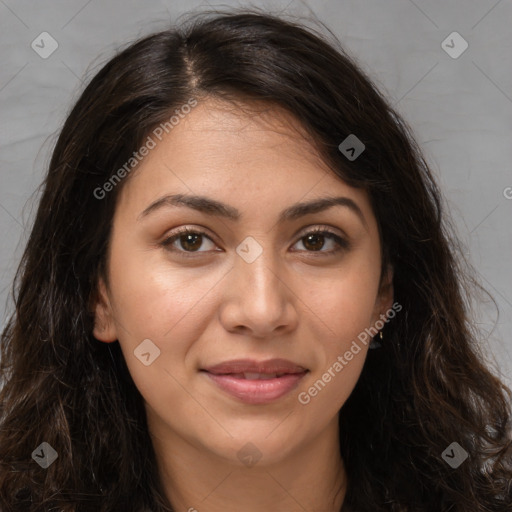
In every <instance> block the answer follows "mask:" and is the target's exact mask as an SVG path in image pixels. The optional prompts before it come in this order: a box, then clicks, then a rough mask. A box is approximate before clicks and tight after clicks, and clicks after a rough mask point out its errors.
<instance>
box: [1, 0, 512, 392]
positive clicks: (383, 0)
mask: <svg viewBox="0 0 512 512" xmlns="http://www.w3.org/2000/svg"><path fill="white" fill-rule="evenodd" d="M233 6H237V7H251V6H256V7H259V8H266V9H268V10H269V11H270V12H273V13H276V14H285V15H288V16H300V17H301V18H303V19H305V20H306V19H309V20H310V22H309V24H310V26H313V27H314V28H316V29H318V30H322V28H321V26H320V25H318V23H317V22H315V20H319V21H321V22H323V23H325V24H326V25H327V26H328V27H329V28H330V29H331V30H332V31H333V32H334V34H335V35H336V37H337V38H338V39H339V40H340V41H341V43H342V45H343V46H344V47H345V48H346V50H347V51H348V52H349V53H350V54H351V55H352V56H354V57H355V58H356V59H357V60H358V62H359V63H360V65H361V66H362V68H363V69H364V70H365V71H366V72H367V73H369V75H370V76H371V77H372V78H373V79H374V80H375V81H376V83H377V85H378V86H379V87H380V88H381V90H382V91H383V92H384V93H385V94H386V96H387V97H388V98H389V99H390V101H391V102H392V104H393V105H394V106H395V108H397V109H398V111H399V112H400V113H401V114H402V115H403V116H404V117H405V119H406V120H407V121H408V122H409V124H410V125H411V126H412V128H413V129H414V133H415V135H416V138H417V140H418V142H419V143H420V145H421V147H422V148H423V151H424V154H425V156H426V158H427V161H428V162H429V164H430V166H431V167H432V170H433V171H434V173H435V174H436V175H437V177H438V180H439V183H440V185H441V188H442V191H443V193H444V196H445V200H446V205H447V208H448V210H449V212H450V213H451V216H452V218H453V221H454V223H455V225H456V227H457V229H458V232H459V237H460V239H461V241H462V243H463V246H464V248H465V249H464V250H465V253H466V256H467V258H468V259H469V260H470V262H471V263H472V264H473V265H474V266H475V268H476V269H477V272H478V277H479V279H480V280H481V282H482V284H483V285H484V286H485V287H486V288H487V289H488V290H489V292H490V293H491V294H492V295H493V296H494V298H495V300H496V302H497V304H498V308H499V311H496V309H495V308H494V306H493V305H492V303H491V302H490V301H483V302H482V303H481V305H480V313H479V315H478V321H479V323H480V327H481V328H482V339H481V343H482V345H483V347H484V353H485V355H486V358H487V359H488V362H489V364H491V365H493V366H495V371H499V372H501V376H502V378H503V379H504V380H505V381H506V383H507V384H509V385H511V383H512V380H511V379H512V346H511V341H510V333H511V332H512V291H511V290H512V269H511V263H512V258H511V256H512V227H511V223H512V222H511V221H512V171H511V168H512V164H511V162H512V137H511V136H512V30H511V27H512V1H511V0H457V1H446V0H426V1H421V0H415V1H413V0H338V1H335V0H311V1H306V0H303V1H301V0H292V1H290V0H287V1H273V2H270V1H261V2H252V3H250V2H234V1H231V2H222V3H220V2H215V1H210V2H201V1H195V0H187V1H170V0H169V1H164V0H145V1H144V2H142V1H138V2H137V1H134V0H101V1H100V0H73V1H70V0H66V1H64V0H48V1H38V2H33V1H28V0H0V57H1V62H2V66H0V112H1V117H0V165H1V169H0V230H1V246H0V301H1V305H0V307H1V317H0V320H2V323H5V320H6V318H7V316H8V315H9V314H11V312H12V309H13V307H12V304H11V303H10V301H9V297H10V288H11V283H12V279H13V276H14V273H15V271H16V268H17V265H18V262H19V259H20V256H21V252H22V250H23V247H24V244H25V242H26V240H27V237H28V234H29V232H30V225H31V221H32V219H33V213H34V210H35V206H36V204H37V203H36V201H37V194H36V192H37V187H38V186H39V184H40V183H41V181H42V179H43V176H44V173H45V171H46V168H47V165H48V162H49V158H50V154H51V150H52V149H53V145H54V143H55V140H56V136H57V134H58V131H59V129H60V127H61V126H62V123H63V121H64V119H65V116H66V113H67V112H68V111H69V109H70V108H71V106H72V103H73V101H74V100H76V99H77V97H78V94H79V92H80V91H81V90H82V88H83V85H84V83H86V82H87V81H88V80H89V79H90V78H91V76H92V75H93V74H94V72H95V71H97V70H98V69H99V67H100V66H101V64H102V63H104V62H105V61H106V60H108V59H109V58H110V57H111V56H112V55H113V52H114V51H115V49H116V48H117V47H119V46H120V45H125V44H127V43H128V42H130V41H132V40H134V39H136V38H138V37H140V36H142V35H145V34H147V33H149V32H152V31H155V30H159V29H163V28H165V27H167V26H168V25H169V23H174V22H175V21H176V19H177V18H178V17H179V16H180V15H181V14H183V13H186V12H189V11H191V10H194V11H195V10H201V8H203V7H204V8H209V9H212V8H227V7H233ZM43 32H46V33H47V34H49V35H46V34H43V35H41V34H42V33H43ZM453 32H457V33H458V34H459V35H453ZM42 38H43V39H44V41H45V43H41V39H42ZM50 38H51V39H50ZM33 41H35V43H34V44H32V43H33ZM443 41H445V42H444V43H443ZM36 44H38V45H39V47H38V46H35V45H36ZM52 44H53V45H54V46H56V45H58V46H57V49H56V50H55V51H54V52H53V53H52V54H51V55H49V56H46V55H44V51H47V52H48V51H49V50H50V49H52V46H51V45H52ZM466 44H467V48H466V49H465V51H463V53H460V52H461V51H462V50H463V49H464V48H465V46H466ZM42 46H44V49H43V48H41V47H42ZM36 49H37V51H36ZM43 50H44V51H43ZM41 53H43V55H41ZM450 53H451V55H450ZM43 56H45V57H46V58H43Z"/></svg>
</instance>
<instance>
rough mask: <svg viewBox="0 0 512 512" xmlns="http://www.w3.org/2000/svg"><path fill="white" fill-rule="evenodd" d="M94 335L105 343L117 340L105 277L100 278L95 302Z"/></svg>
mask: <svg viewBox="0 0 512 512" xmlns="http://www.w3.org/2000/svg"><path fill="white" fill-rule="evenodd" d="M92 332H93V335H94V337H95V338H96V339H97V340H99V341H103V342H105V343H112V342H114V341H117V332H116V328H115V325H114V318H113V314H112V308H111V305H110V300H109V297H108V294H107V289H106V286H105V282H104V280H103V278H100V279H99V283H98V292H97V298H96V301H95V304H94V328H93V331H92Z"/></svg>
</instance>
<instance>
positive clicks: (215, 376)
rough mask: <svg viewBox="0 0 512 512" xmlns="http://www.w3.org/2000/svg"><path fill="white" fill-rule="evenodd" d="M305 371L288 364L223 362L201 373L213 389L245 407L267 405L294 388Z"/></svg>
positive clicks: (302, 368)
mask: <svg viewBox="0 0 512 512" xmlns="http://www.w3.org/2000/svg"><path fill="white" fill-rule="evenodd" d="M308 371H309V370H307V369H306V368H304V367H302V366H299V365H297V364H295V363H292V362H291V361H287V360H284V359H272V360H268V361H264V362H256V361H252V360H235V361H227V362H224V363H221V364H218V365H215V366H212V367H209V368H206V369H201V372H203V373H204V374H205V375H206V376H207V377H208V379H209V381H210V382H212V383H213V384H214V385H215V386H216V387H217V388H220V389H221V390H222V391H224V392H225V393H227V394H228V395H230V396H231V397H234V398H236V399H237V400H239V401H242V402H244V403H247V404H254V405H256V404H267V403H270V402H274V401H275V400H277V399H279V398H281V397H284V396H285V395H287V394H288V393H289V392H290V391H292V390H293V389H294V388H296V387H297V386H298V384H299V382H300V381H301V379H302V378H303V377H304V376H305V375H306V373H307V372H308Z"/></svg>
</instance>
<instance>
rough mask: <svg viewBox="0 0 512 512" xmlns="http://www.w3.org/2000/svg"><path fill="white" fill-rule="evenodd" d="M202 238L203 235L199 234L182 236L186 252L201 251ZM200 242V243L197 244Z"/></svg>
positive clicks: (182, 244) (181, 239)
mask: <svg viewBox="0 0 512 512" xmlns="http://www.w3.org/2000/svg"><path fill="white" fill-rule="evenodd" d="M201 237H202V235H200V234H199V233H186V234H184V235H181V236H180V243H181V246H182V247H183V248H184V249H186V250H191V251H195V250H196V249H199V248H200V247H201ZM194 239H195V240H194ZM191 240H192V241H191ZM198 241H199V243H197V242H198ZM194 242H195V243H194ZM189 243H191V245H192V247H191V246H190V245H189Z"/></svg>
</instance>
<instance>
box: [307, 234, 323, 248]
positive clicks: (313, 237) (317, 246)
mask: <svg viewBox="0 0 512 512" xmlns="http://www.w3.org/2000/svg"><path fill="white" fill-rule="evenodd" d="M323 237H324V235H307V236H306V237H305V239H306V243H305V244H304V247H306V248H308V245H309V244H310V241H311V240H313V248H312V249H311V250H313V251H318V250H320V249H321V248H322V247H323V246H324V243H323V240H322V242H321V243H320V244H318V240H320V239H323ZM315 241H316V242H317V244H315ZM308 249H309V248H308Z"/></svg>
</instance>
